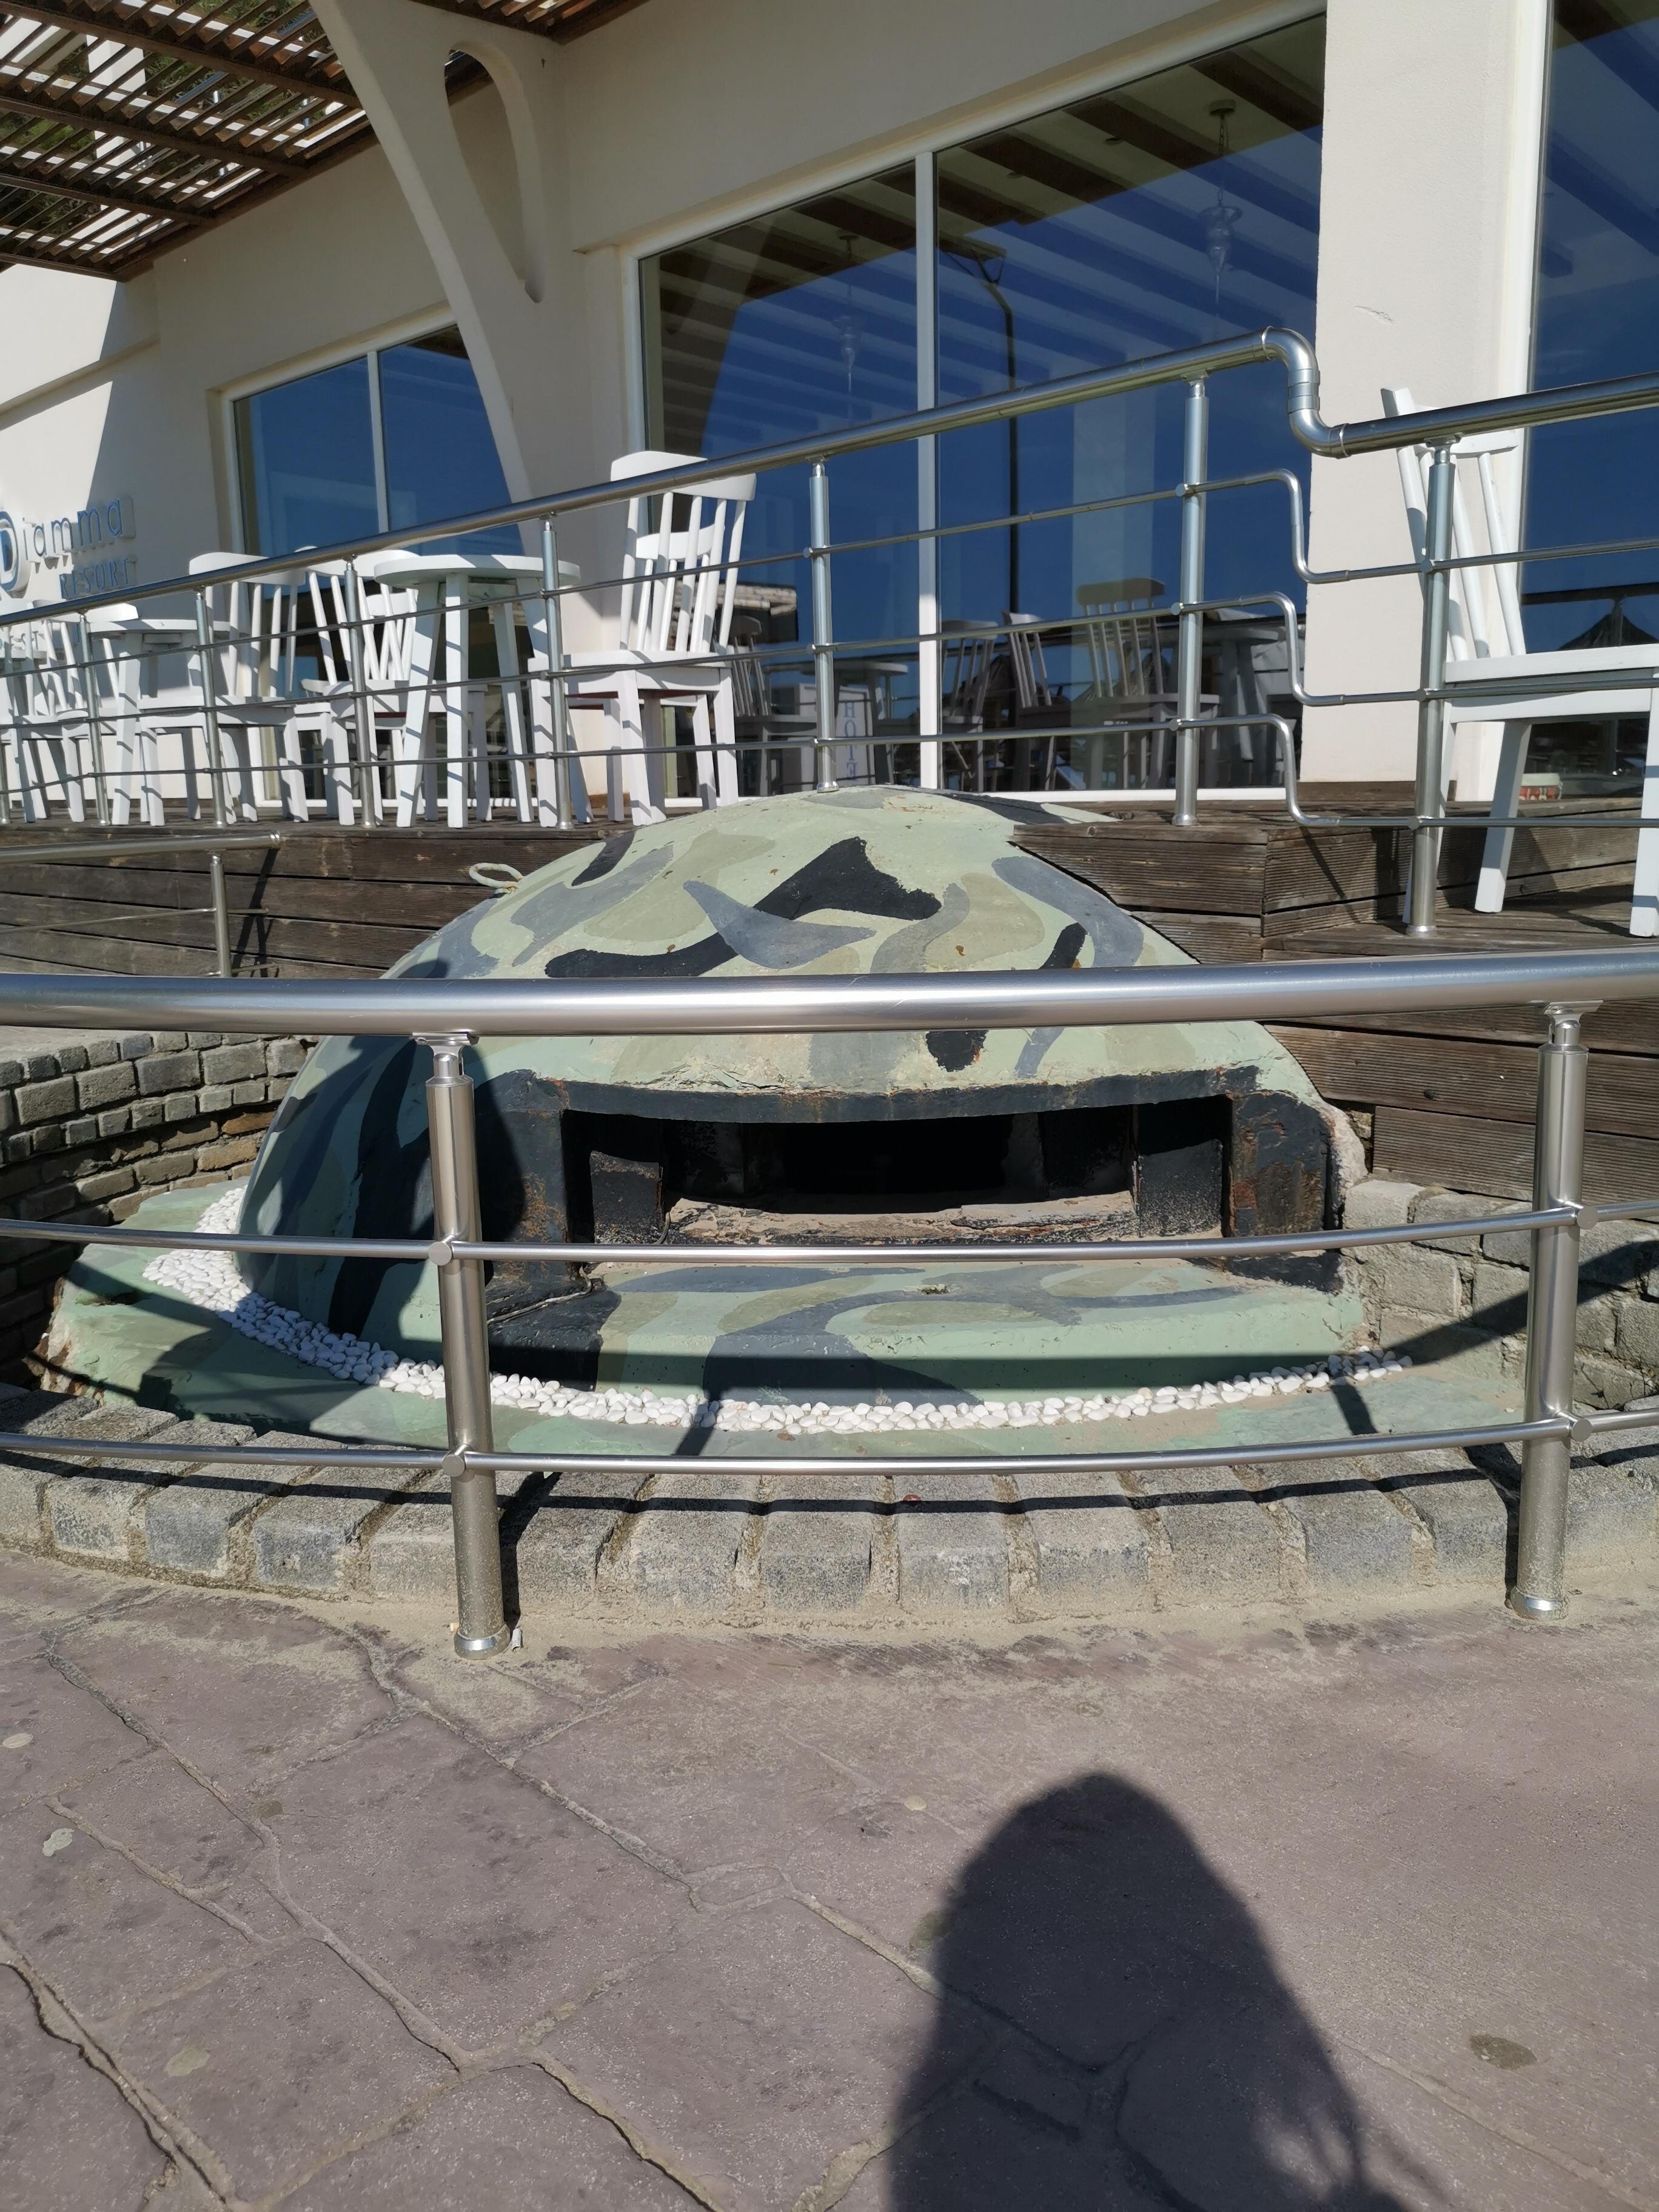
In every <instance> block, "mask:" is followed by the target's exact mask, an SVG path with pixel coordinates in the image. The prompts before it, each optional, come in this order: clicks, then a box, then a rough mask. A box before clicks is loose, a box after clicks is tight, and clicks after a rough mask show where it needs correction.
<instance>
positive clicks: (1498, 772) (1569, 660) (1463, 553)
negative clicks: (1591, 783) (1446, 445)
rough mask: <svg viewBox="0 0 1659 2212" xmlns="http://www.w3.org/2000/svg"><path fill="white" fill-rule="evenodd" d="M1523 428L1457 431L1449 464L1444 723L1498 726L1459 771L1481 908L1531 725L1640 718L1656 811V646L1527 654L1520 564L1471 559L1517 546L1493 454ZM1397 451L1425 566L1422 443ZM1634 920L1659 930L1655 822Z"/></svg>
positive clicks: (1647, 790)
mask: <svg viewBox="0 0 1659 2212" xmlns="http://www.w3.org/2000/svg"><path fill="white" fill-rule="evenodd" d="M1414 406H1415V402H1414V401H1413V398H1412V395H1411V393H1410V392H1408V391H1407V390H1406V388H1405V387H1404V386H1398V385H1396V386H1393V387H1392V388H1387V389H1385V390H1384V392H1383V411H1384V413H1385V414H1389V415H1408V414H1410V413H1412V412H1413V410H1414ZM1519 435H1520V434H1519V433H1518V432H1516V431H1514V430H1500V431H1495V432H1491V433H1488V434H1486V435H1481V436H1479V437H1469V438H1462V439H1460V440H1459V441H1457V443H1456V444H1455V446H1454V447H1453V448H1452V459H1453V465H1454V467H1455V470H1456V471H1458V474H1457V477H1456V480H1455V489H1454V494H1453V500H1452V544H1453V550H1454V552H1455V554H1456V556H1457V557H1458V558H1459V559H1460V560H1473V561H1474V562H1476V564H1477V565H1475V566H1474V567H1470V568H1455V569H1453V571H1452V585H1451V619H1450V622H1449V642H1450V653H1451V657H1450V659H1449V661H1448V663H1447V665H1446V669H1445V671H1444V675H1445V683H1446V686H1447V691H1448V697H1447V702H1446V720H1447V723H1448V726H1449V727H1451V728H1453V729H1460V728H1467V727H1468V726H1470V725H1478V724H1481V723H1486V724H1498V725H1501V726H1502V734H1501V737H1500V738H1499V740H1498V746H1497V750H1496V758H1495V760H1494V759H1493V758H1492V756H1491V750H1490V748H1487V749H1486V752H1485V755H1484V757H1480V758H1478V759H1476V760H1474V762H1472V763H1470V764H1469V769H1466V768H1465V765H1464V763H1463V762H1462V760H1461V759H1460V760H1459V763H1458V769H1457V781H1458V791H1459V795H1460V796H1464V795H1474V796H1477V797H1479V798H1481V799H1487V798H1490V799H1491V803H1492V804H1491V813H1492V823H1493V826H1492V828H1490V829H1488V830H1487V832H1486V847H1485V850H1484V851H1483V853H1482V854H1481V862H1480V882H1479V884H1478V886H1477V888H1476V890H1475V896H1474V903H1475V907H1476V909H1477V910H1478V911H1479V912H1480V913H1481V914H1501V913H1502V912H1503V908H1504V892H1505V890H1506V888H1507V885H1508V879H1509V870H1510V852H1511V849H1512V848H1513V846H1514V843H1515V832H1514V830H1513V829H1504V828H1501V827H1499V826H1498V823H1501V822H1502V821H1504V819H1505V818H1507V819H1509V820H1510V821H1513V819H1514V817H1515V815H1516V810H1517V808H1518V807H1519V805H1520V803H1521V788H1522V782H1523V781H1524V779H1525V775H1526V764H1527V746H1528V740H1529V739H1530V738H1531V736H1532V732H1533V726H1534V723H1538V722H1550V721H1584V720H1601V719H1603V718H1605V717H1607V716H1608V715H1614V714H1643V715H1645V716H1646V717H1647V724H1648V739H1647V754H1646V764H1645V767H1644V773H1643V778H1642V805H1641V811H1642V813H1643V814H1644V816H1656V815H1659V645H1614V646H1570V647H1566V648H1565V649H1564V650H1561V651H1557V652H1550V653H1528V650H1527V641H1526V635H1525V631H1524V629H1523V627H1522V618H1521V592H1520V585H1519V582H1518V580H1517V575H1516V568H1517V565H1518V564H1517V563H1516V562H1514V561H1513V560H1511V559H1505V558H1503V557H1499V558H1497V559H1495V560H1491V561H1488V562H1481V561H1480V559H1479V556H1480V555H1481V554H1483V553H1485V554H1487V555H1496V556H1506V555H1512V554H1514V553H1515V552H1516V551H1517V550H1519V547H1520V542H1521V540H1520V524H1519V517H1518V513H1517V511H1516V509H1517V501H1518V484H1519V479H1520V471H1519V469H1518V468H1513V469H1511V470H1510V471H1508V474H1509V477H1510V483H1509V484H1508V486H1507V487H1506V486H1505V485H1504V484H1503V483H1500V482H1499V480H1498V471H1497V470H1496V469H1495V468H1494V466H1493V463H1494V460H1495V459H1497V457H1498V456H1499V455H1504V454H1512V453H1516V450H1517V442H1518V439H1519ZM1396 458H1397V459H1398V461H1399V465H1400V485H1401V492H1402V494H1403V495H1404V497H1405V502H1406V518H1407V526H1408V527H1409V529H1410V532H1411V538H1412V550H1413V556H1414V557H1415V559H1416V560H1417V561H1418V562H1419V566H1423V565H1425V564H1426V560H1427V545H1428V522H1427V516H1428V489H1427V478H1426V475H1425V465H1426V462H1427V459H1428V448H1427V447H1424V446H1402V447H1400V448H1399V449H1398V453H1397V456H1396ZM1471 464H1472V465H1473V466H1474V474H1475V478H1476V481H1477V483H1478V485H1479V489H1480V514H1481V520H1482V523H1483V526H1484V531H1485V542H1484V543H1481V544H1478V543H1477V542H1476V539H1475V532H1474V525H1473V520H1472V516H1471V513H1470V508H1469V502H1468V499H1467V498H1466V497H1465V494H1464V487H1463V481H1462V478H1463V472H1464V471H1465V470H1466V469H1467V467H1468V465H1471ZM1483 573H1484V574H1486V575H1488V576H1489V577H1490V578H1491V580H1492V600H1491V604H1492V605H1493V606H1494V607H1495V609H1496V617H1495V619H1494V618H1493V617H1491V616H1489V614H1488V599H1487V593H1486V586H1485V585H1484V584H1483V583H1482V580H1481V579H1482V574H1483ZM1587 676H1601V677H1603V678H1606V677H1610V676H1611V677H1616V678H1621V679H1623V680H1622V681H1620V683H1618V684H1613V685H1603V686H1600V687H1597V686H1589V685H1585V684H1583V680H1582V679H1583V678H1585V677H1587ZM1575 679H1577V681H1575ZM1460 689H1461V690H1462V693H1463V696H1461V697H1460V696H1459V692H1460ZM1452 759H1453V751H1452V748H1451V747H1450V746H1448V747H1447V749H1446V761H1447V771H1448V777H1449V775H1450V770H1451V765H1452ZM1470 769H1472V771H1473V772H1472V773H1471V772H1469V770H1470ZM1470 787H1473V793H1472V794H1471V793H1470ZM1630 927H1631V934H1632V936H1633V937H1652V936H1654V935H1655V934H1656V933H1659V830H1656V829H1641V830H1638V832H1637V838H1636V881H1635V888H1634V895H1633V897H1632V905H1631V917H1630Z"/></svg>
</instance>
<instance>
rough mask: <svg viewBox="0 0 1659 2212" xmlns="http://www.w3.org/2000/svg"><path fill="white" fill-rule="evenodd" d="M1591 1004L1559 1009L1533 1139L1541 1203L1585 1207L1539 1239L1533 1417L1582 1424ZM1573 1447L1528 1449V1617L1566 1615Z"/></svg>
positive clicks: (1519, 1592)
mask: <svg viewBox="0 0 1659 2212" xmlns="http://www.w3.org/2000/svg"><path fill="white" fill-rule="evenodd" d="M1590 1011H1591V1009H1589V1007H1585V1006H1552V1007H1551V1008H1550V1009H1549V1024H1550V1034H1549V1042H1548V1043H1547V1044H1546V1045H1545V1046H1544V1047H1543V1048H1542V1050H1541V1052H1540V1054H1539V1055H1538V1122H1537V1128H1536V1131H1535V1133H1534V1139H1533V1183H1532V1189H1533V1204H1534V1206H1536V1207H1538V1208H1540V1209H1542V1208H1543V1207H1545V1206H1571V1207H1572V1208H1574V1209H1575V1211H1574V1212H1573V1213H1572V1216H1571V1218H1570V1219H1568V1220H1566V1221H1559V1222H1553V1223H1551V1224H1550V1225H1547V1227H1545V1228H1541V1229H1534V1231H1533V1232H1532V1279H1531V1283H1530V1285H1529V1288H1528V1296H1527V1419H1528V1420H1529V1421H1537V1420H1541V1419H1544V1418H1545V1417H1546V1416H1547V1415H1548V1414H1551V1413H1561V1414H1565V1416H1566V1417H1567V1418H1568V1419H1571V1417H1572V1401H1573V1373H1572V1367H1573V1354H1574V1352H1575V1350H1576V1348H1577V1340H1578V1261H1579V1223H1578V1216H1577V1211H1576V1209H1577V1206H1578V1204H1579V1202H1580V1200H1581V1199H1582V1198H1583V1185H1584V1092H1585V1086H1586V1080H1587V1077H1588V1073H1589V1053H1588V1052H1586V1051H1585V1049H1584V1048H1583V1045H1582V1044H1581V1043H1580V1042H1579V1038H1578V1021H1579V1017H1580V1015H1581V1014H1583V1013H1586V1012H1590ZM1571 1455H1572V1440H1571V1437H1567V1436H1554V1437H1528V1439H1527V1441H1526V1443H1524V1444H1523V1445H1522V1453H1521V1459H1522V1468H1521V1526H1520V1533H1519V1536H1518V1539H1517V1542H1516V1562H1515V1588H1514V1589H1513V1590H1511V1592H1510V1606H1511V1607H1512V1608H1513V1610H1514V1611H1515V1612H1516V1613H1518V1614H1519V1615H1520V1616H1521V1618H1522V1620H1559V1619H1560V1617H1561V1615H1562V1614H1563V1613H1565V1611H1566V1608H1567V1601H1566V1592H1565V1580H1564V1577H1565V1571H1566V1548H1567V1478H1568V1474H1569V1470H1570V1468H1571Z"/></svg>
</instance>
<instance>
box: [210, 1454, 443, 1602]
mask: <svg viewBox="0 0 1659 2212" xmlns="http://www.w3.org/2000/svg"><path fill="white" fill-rule="evenodd" d="M418 1480H420V1477H419V1474H418V1473H417V1472H416V1471H414V1470H411V1469H410V1468H401V1469H397V1470H394V1469H392V1468H387V1470H386V1474H385V1476H384V1478H382V1479H380V1480H378V1481H377V1480H376V1478H375V1476H374V1473H373V1471H372V1470H368V1469H363V1468H337V1467H325V1468H319V1469H318V1470H317V1472H316V1474H314V1475H313V1477H312V1479H311V1480H310V1481H309V1482H308V1483H307V1484H305V1485H304V1486H302V1487H301V1488H298V1489H296V1490H295V1492H294V1494H293V1495H292V1496H291V1497H289V1498H278V1499H277V1500H276V1503H275V1504H273V1505H270V1506H267V1507H266V1509H265V1510H264V1512H263V1513H261V1514H259V1515H258V1516H256V1518H255V1519H254V1522H253V1523H252V1528H250V1530H249V1538H250V1544H251V1549H252V1561H253V1570H252V1571H253V1577H254V1579H255V1580H256V1581H257V1582H259V1583H264V1585H265V1586H266V1587H267V1588H268V1589H283V1590H303V1591H309V1592H312V1593H313V1594H315V1595H318V1596H320V1597H331V1596H335V1595H337V1594H338V1593H339V1592H340V1591H341V1590H343V1589H345V1588H346V1586H347V1584H348V1583H349V1581H350V1579H351V1576H352V1572H353V1570H354V1567H355V1565H356V1560H357V1557H358V1553H357V1540H358V1538H359V1536H360V1535H361V1534H362V1530H363V1528H364V1525H365V1523H366V1522H372V1521H373V1520H374V1518H375V1516H377V1515H379V1514H380V1511H381V1510H382V1509H383V1508H384V1507H385V1506H386V1504H387V1503H388V1501H391V1500H395V1499H396V1498H398V1496H399V1494H400V1493H401V1492H403V1491H404V1490H407V1489H409V1488H410V1487H411V1486H413V1485H414V1484H415V1483H416V1482H417V1481H418Z"/></svg>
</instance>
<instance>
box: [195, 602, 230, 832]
mask: <svg viewBox="0 0 1659 2212" xmlns="http://www.w3.org/2000/svg"><path fill="white" fill-rule="evenodd" d="M196 670H197V675H198V676H199V677H200V678H201V684H202V730H203V733H204V736H205V738H206V739H207V753H208V775H209V777H210V780H211V782H212V785H213V819H214V821H215V823H216V824H217V825H218V827H219V828H220V829H223V827H224V825H225V823H226V822H227V821H228V818H229V817H228V814H227V813H226V811H225V764H224V759H223V757H222V752H221V750H220V744H219V699H218V692H217V688H216V687H217V671H216V669H215V667H214V641H213V610H212V609H211V607H210V606H209V605H208V593H207V586H206V585H205V584H204V585H203V586H202V587H201V589H200V590H199V591H198V592H197V594H196Z"/></svg>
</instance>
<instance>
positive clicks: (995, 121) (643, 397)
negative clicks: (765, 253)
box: [617, 0, 1329, 450]
mask: <svg viewBox="0 0 1659 2212" xmlns="http://www.w3.org/2000/svg"><path fill="white" fill-rule="evenodd" d="M1328 13H1329V8H1328V0H1264V4H1262V5H1261V6H1258V7H1253V8H1243V9H1240V10H1239V12H1238V14H1237V16H1236V17H1235V18H1233V20H1232V21H1229V22H1228V23H1226V24H1225V25H1223V24H1218V23H1215V22H1211V23H1209V24H1208V25H1207V26H1206V27H1204V28H1202V29H1200V28H1197V27H1190V28H1188V29H1185V30H1182V31H1180V32H1178V33H1173V34H1171V33H1168V32H1165V31H1163V30H1160V32H1159V33H1158V34H1156V35H1154V36H1150V37H1146V38H1143V39H1141V40H1133V41H1131V42H1129V43H1128V44H1127V46H1125V47H1124V48H1122V49H1121V50H1120V51H1119V52H1118V53H1117V54H1116V55H1115V58H1113V59H1112V60H1111V61H1109V62H1097V63H1096V64H1094V65H1093V66H1084V65H1081V64H1080V65H1079V66H1078V67H1076V68H1074V69H1070V70H1063V71H1056V72H1055V74H1054V76H1052V77H1050V78H1049V79H1048V80H1047V81H1046V82H1044V83H1043V85H1042V88H1041V90H1040V91H1037V90H1036V89H1034V88H1029V87H1028V88H1026V89H1025V90H1024V91H1023V92H1021V93H1019V94H1017V95H1016V94H1007V93H1003V94H998V95H996V96H995V97H992V96H989V95H987V97H986V98H985V99H983V100H981V101H979V102H977V103H975V104H970V105H968V106H963V107H960V108H957V109H956V110H954V111H953V112H952V113H951V119H950V121H949V123H948V124H941V125H935V126H934V127H933V128H932V129H927V130H916V131H905V132H902V133H895V134H894V135H893V136H892V137H890V138H889V139H885V140H874V141H872V142H871V143H869V144H868V145H867V146H866V147H865V148H864V149H862V150H861V151H860V152H859V153H857V154H848V155H841V156H838V157H837V158H836V159H835V160H833V161H822V162H819V163H817V164H816V165H814V166H811V167H803V168H802V169H800V170H798V171H796V172H795V173H793V174H792V176H791V177H790V179H789V184H788V189H787V192H785V191H783V190H782V189H781V184H780V183H779V181H777V180H774V182H773V183H772V184H771V185H769V186H767V187H764V188H760V189H757V190H754V191H748V192H744V193H743V194H741V195H737V194H733V195H732V196H730V197H726V198H724V199H720V200H714V201H708V202H705V203H704V204H703V206H702V209H701V210H698V211H697V212H696V214H695V215H690V214H688V215H683V216H677V217H676V218H675V219H674V221H673V222H671V223H666V224H664V225H662V226H660V227H659V228H654V229H652V230H648V231H641V232H638V233H636V234H634V235H633V236H632V237H630V238H628V239H626V240H621V241H619V243H618V246H617V259H618V264H619V269H618V275H619V278H620V283H621V288H622V292H621V301H620V305H621V309H622V322H623V368H624V386H625V390H626V393H627V409H628V438H629V445H630V447H633V448H635V450H638V449H640V448H642V447H644V446H645V445H646V444H647V441H648V439H649V435H650V432H649V428H648V421H649V391H648V376H649V370H648V368H647V327H646V325H647V311H646V300H645V280H644V271H643V268H642V266H641V264H643V263H645V262H647V261H648V260H650V259H652V258H653V257H654V256H655V255H657V254H659V253H671V252H673V251H674V250H675V249H676V247H678V246H690V245H691V244H693V243H694V242H695V241H696V240H698V239H700V238H705V237H707V236H708V233H709V232H710V231H715V230H725V229H727V228H731V227H732V226H733V225H734V224H737V223H742V222H754V221H757V220H758V219H759V218H760V217H762V216H769V215H776V214H780V213H781V212H782V211H783V210H785V209H786V208H788V207H792V206H793V205H794V204H795V203H796V202H797V201H799V200H805V199H811V198H813V197H816V196H817V195H818V194H820V193H827V192H832V191H836V190H837V189H838V188H840V187H841V186H843V185H854V184H857V183H859V182H860V180H861V179H863V178H866V177H871V176H874V175H877V174H878V173H879V172H880V171H882V170H884V169H893V168H897V167H900V166H901V165H902V163H904V162H905V161H908V162H910V163H911V164H912V166H913V167H914V168H915V204H916V388H917V397H916V405H917V407H918V408H919V409H921V408H926V407H931V406H933V405H934V404H937V381H936V380H937V375H938V361H937V350H938V349H937V344H936V343H935V344H934V346H933V347H932V348H931V349H928V352H927V357H926V360H925V362H924V349H923V345H922V338H923V335H924V333H925V332H930V331H931V332H933V333H934V334H935V337H936V331H937V322H936V302H935V293H934V280H935V277H936V275H937V271H936V269H935V266H934V262H935V258H936V257H935V256H934V254H933V252H931V251H928V252H924V251H923V240H924V235H925V236H926V238H927V242H928V245H929V246H930V247H931V246H932V244H933V239H934V226H935V210H934V204H933V191H934V183H935V168H934V165H935V162H936V161H937V159H938V157H939V155H940V154H943V153H947V152H949V151H950V149H951V148H952V147H955V146H959V145H961V144H962V143H963V142H964V140H967V139H969V138H975V137H982V136H983V135H984V134H985V133H986V132H987V131H996V130H1000V129H1004V128H1007V127H1010V126H1012V125H1015V124H1018V123H1022V122H1029V121H1030V120H1031V119H1032V118H1034V117H1036V116H1040V115H1046V114H1047V113H1048V112H1050V110H1052V109H1054V108H1058V107H1066V106H1070V105H1071V104H1072V103H1073V101H1074V100H1086V99H1088V98H1089V97H1090V96H1091V94H1096V93H1102V92H1110V91H1113V90H1115V88H1117V87H1119V86H1121V85H1129V84H1134V83H1136V82H1139V80H1140V79H1141V78H1143V77H1147V76H1157V75H1158V73H1159V72H1160V71H1161V70H1170V69H1179V68H1180V67H1182V64H1185V63H1188V62H1191V61H1195V60H1198V59H1199V58H1201V57H1202V56H1203V55H1205V54H1212V53H1217V52H1220V51H1221V50H1222V48H1224V47H1226V46H1242V45H1243V44H1244V43H1245V42H1246V41H1248V40H1251V39H1258V38H1262V37H1265V36H1266V35H1267V33H1268V32H1270V31H1282V30H1285V29H1288V28H1289V27H1290V26H1291V24H1293V23H1304V22H1307V21H1310V19H1311V18H1312V17H1313V16H1315V15H1328ZM924 194H925V199H924ZM924 206H925V208H926V215H925V216H924V212H923V210H924Z"/></svg>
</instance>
